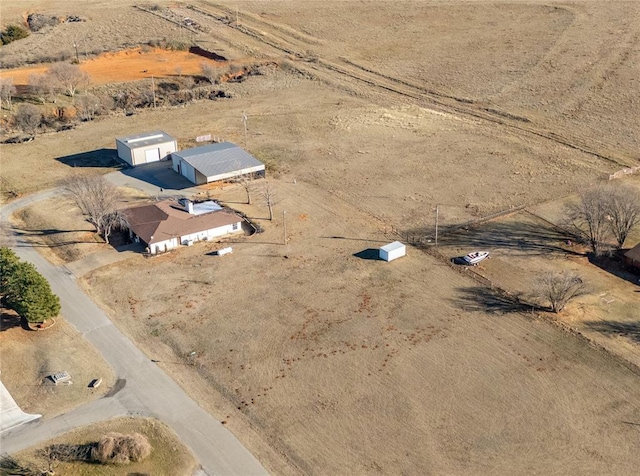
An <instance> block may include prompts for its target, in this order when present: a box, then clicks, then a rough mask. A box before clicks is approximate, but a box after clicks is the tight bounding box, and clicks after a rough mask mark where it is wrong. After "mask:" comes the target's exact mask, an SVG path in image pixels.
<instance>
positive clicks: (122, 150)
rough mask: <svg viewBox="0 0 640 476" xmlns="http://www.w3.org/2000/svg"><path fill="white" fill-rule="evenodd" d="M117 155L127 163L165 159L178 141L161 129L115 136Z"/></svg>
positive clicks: (143, 162)
mask: <svg viewBox="0 0 640 476" xmlns="http://www.w3.org/2000/svg"><path fill="white" fill-rule="evenodd" d="M116 148H117V149H118V157H119V158H120V159H121V160H124V161H125V162H126V163H127V164H129V165H131V166H132V167H135V166H136V165H141V164H148V163H149V162H158V161H160V160H167V159H169V158H170V157H171V154H173V153H174V152H175V151H176V150H178V141H176V139H175V138H173V137H171V136H170V135H169V134H167V133H166V132H163V131H153V132H145V133H143V134H135V135H131V136H126V137H118V138H116Z"/></svg>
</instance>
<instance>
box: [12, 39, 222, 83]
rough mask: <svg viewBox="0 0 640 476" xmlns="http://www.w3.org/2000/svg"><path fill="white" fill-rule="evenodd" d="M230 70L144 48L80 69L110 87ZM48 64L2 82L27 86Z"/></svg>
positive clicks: (192, 56)
mask: <svg viewBox="0 0 640 476" xmlns="http://www.w3.org/2000/svg"><path fill="white" fill-rule="evenodd" d="M202 63H210V64H211V65H219V66H221V67H222V66H227V65H228V63H227V62H220V61H212V60H209V59H206V58H203V57H202V56H199V55H196V54H193V53H189V52H188V51H173V50H163V49H154V50H149V51H144V50H143V49H142V48H135V49H131V50H123V51H118V52H116V53H105V54H102V55H100V56H97V57H95V58H92V59H89V60H86V61H83V62H82V63H80V69H82V71H85V72H87V73H89V75H91V83H92V84H93V85H96V84H107V83H120V82H125V81H136V80H139V79H144V78H151V76H154V77H156V78H162V77H165V78H166V77H171V76H178V75H180V74H186V75H193V74H200V65H201V64H202ZM49 66H50V65H49V64H44V65H40V66H30V67H26V68H16V69H11V70H7V71H3V72H2V73H0V78H7V77H8V78H13V83H14V84H15V85H18V86H26V85H27V84H28V82H29V75H31V74H34V73H44V72H45V71H46V70H47V69H48V68H49Z"/></svg>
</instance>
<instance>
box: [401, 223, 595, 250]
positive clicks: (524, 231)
mask: <svg viewBox="0 0 640 476" xmlns="http://www.w3.org/2000/svg"><path fill="white" fill-rule="evenodd" d="M406 234H407V235H408V236H422V235H424V234H425V230H424V229H422V230H413V231H411V230H410V231H408V232H406ZM574 239H575V238H574V237H573V236H571V235H570V234H569V233H567V232H563V231H561V230H559V229H554V228H552V227H551V226H549V227H545V226H542V225H539V224H536V223H532V222H528V221H524V220H508V221H491V222H485V223H481V224H478V225H475V226H467V227H461V226H459V225H455V226H449V227H440V233H439V236H438V245H441V246H451V247H464V248H469V249H486V248H488V249H494V250H495V249H503V250H509V251H511V252H514V251H515V252H520V253H521V254H527V255H532V254H535V255H543V254H550V253H557V254H572V255H578V256H583V253H581V252H579V251H577V250H572V249H571V248H570V246H569V245H568V244H567V242H568V241H572V240H574Z"/></svg>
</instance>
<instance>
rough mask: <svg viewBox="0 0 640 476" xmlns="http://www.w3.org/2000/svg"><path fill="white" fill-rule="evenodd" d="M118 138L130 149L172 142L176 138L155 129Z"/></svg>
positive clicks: (117, 138)
mask: <svg viewBox="0 0 640 476" xmlns="http://www.w3.org/2000/svg"><path fill="white" fill-rule="evenodd" d="M116 140H117V141H118V142H121V143H122V144H124V145H125V146H126V147H129V148H130V149H137V148H139V147H148V146H150V145H154V144H164V143H165V142H172V141H175V138H173V137H171V136H170V135H169V134H167V133H166V132H164V131H153V132H143V133H141V134H134V135H131V136H125V137H116Z"/></svg>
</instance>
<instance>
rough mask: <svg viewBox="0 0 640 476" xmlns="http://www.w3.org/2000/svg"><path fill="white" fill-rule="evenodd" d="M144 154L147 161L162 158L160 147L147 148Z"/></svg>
mask: <svg viewBox="0 0 640 476" xmlns="http://www.w3.org/2000/svg"><path fill="white" fill-rule="evenodd" d="M144 155H145V159H146V161H147V163H149V162H157V161H159V160H160V149H151V150H145V151H144Z"/></svg>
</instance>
